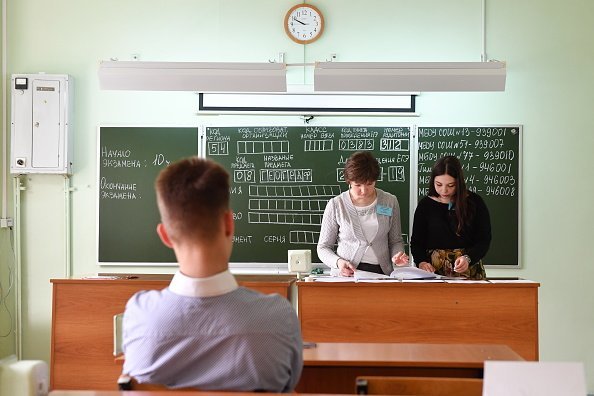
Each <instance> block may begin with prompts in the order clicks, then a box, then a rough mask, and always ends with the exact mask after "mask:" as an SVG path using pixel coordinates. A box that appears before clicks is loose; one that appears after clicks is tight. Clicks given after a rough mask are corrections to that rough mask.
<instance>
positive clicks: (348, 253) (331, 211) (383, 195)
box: [317, 188, 404, 274]
mask: <svg viewBox="0 0 594 396" xmlns="http://www.w3.org/2000/svg"><path fill="white" fill-rule="evenodd" d="M376 191H377V204H378V205H382V206H386V207H389V208H392V214H391V216H388V215H383V214H380V213H377V220H378V230H377V234H376V236H375V238H374V239H373V240H372V241H367V240H366V239H365V236H364V235H363V230H362V229H361V223H360V221H359V217H358V215H357V210H356V208H355V206H354V205H353V203H352V202H351V197H350V196H349V192H348V190H347V191H345V192H343V193H341V194H340V195H338V196H336V197H334V198H332V199H331V200H330V201H328V204H327V205H326V209H325V210H324V216H323V217H322V227H321V228H320V238H319V240H318V249H317V252H318V257H319V258H320V260H322V262H323V263H324V264H326V265H327V266H329V267H330V268H337V267H338V265H337V261H338V259H339V258H342V259H344V260H347V261H350V262H351V263H352V264H353V265H355V266H357V265H359V263H360V262H361V258H362V257H363V254H364V253H365V249H366V248H367V245H369V244H370V246H369V248H370V249H373V251H374V253H375V255H376V257H377V258H378V260H379V264H380V266H381V267H382V271H383V272H384V273H385V274H390V273H391V272H392V270H393V265H392V257H393V256H394V254H396V253H398V252H403V251H404V241H403V239H402V230H401V226H400V206H399V205H398V199H396V197H395V196H394V195H392V194H390V193H388V192H385V191H383V190H380V189H377V188H376Z"/></svg>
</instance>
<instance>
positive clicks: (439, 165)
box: [429, 155, 474, 235]
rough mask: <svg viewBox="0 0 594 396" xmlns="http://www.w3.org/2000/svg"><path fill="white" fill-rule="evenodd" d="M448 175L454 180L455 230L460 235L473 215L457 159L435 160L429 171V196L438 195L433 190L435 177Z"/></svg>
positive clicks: (443, 158)
mask: <svg viewBox="0 0 594 396" xmlns="http://www.w3.org/2000/svg"><path fill="white" fill-rule="evenodd" d="M442 175H449V176H451V177H453V178H454V179H455V180H456V195H455V196H454V210H455V213H456V220H457V223H458V225H457V229H456V233H457V234H458V235H461V233H462V230H463V229H464V226H466V225H469V224H470V223H471V220H472V216H473V215H474V209H473V208H472V207H471V206H470V202H469V200H468V199H467V198H468V190H467V189H466V182H465V181H464V171H463V170H462V164H460V161H458V158H456V157H454V156H451V155H450V156H446V157H442V158H440V159H438V160H437V162H436V163H435V164H434V165H433V169H431V178H430V179H429V196H431V197H437V196H438V195H439V194H438V193H437V191H436V190H435V177H436V176H442Z"/></svg>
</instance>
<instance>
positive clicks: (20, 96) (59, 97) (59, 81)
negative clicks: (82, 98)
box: [10, 74, 72, 174]
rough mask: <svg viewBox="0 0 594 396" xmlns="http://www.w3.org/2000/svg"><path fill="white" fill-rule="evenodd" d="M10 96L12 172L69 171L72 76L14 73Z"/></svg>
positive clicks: (70, 156)
mask: <svg viewBox="0 0 594 396" xmlns="http://www.w3.org/2000/svg"><path fill="white" fill-rule="evenodd" d="M11 97H12V109H11V152H10V158H11V161H10V172H11V173H13V174H23V173H55V174H70V173H71V171H72V169H71V166H72V139H71V136H69V135H70V124H71V123H70V117H71V115H72V111H71V106H72V105H71V103H72V100H71V99H72V78H71V77H69V76H67V75H63V74H59V75H56V74H15V75H13V76H12V80H11Z"/></svg>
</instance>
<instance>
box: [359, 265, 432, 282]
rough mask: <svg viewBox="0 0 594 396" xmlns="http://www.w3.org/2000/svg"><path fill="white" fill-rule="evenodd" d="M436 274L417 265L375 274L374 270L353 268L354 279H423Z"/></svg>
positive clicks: (430, 277)
mask: <svg viewBox="0 0 594 396" xmlns="http://www.w3.org/2000/svg"><path fill="white" fill-rule="evenodd" d="M436 278H437V275H435V274H432V273H431V272H427V271H423V270H422V269H419V268H417V267H396V268H394V271H392V273H391V274H390V275H384V274H376V273H374V272H367V271H359V270H355V280H357V281H369V280H373V281H379V280H381V281H386V280H392V281H403V280H423V279H436Z"/></svg>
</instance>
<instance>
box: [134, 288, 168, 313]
mask: <svg viewBox="0 0 594 396" xmlns="http://www.w3.org/2000/svg"><path fill="white" fill-rule="evenodd" d="M167 291H168V290H167V289H166V288H165V289H162V290H141V291H138V292H136V293H134V294H133V295H132V297H130V299H129V300H128V302H127V304H126V308H131V307H137V308H140V309H151V308H154V306H155V305H158V304H159V303H160V302H161V301H162V300H163V298H164V297H165V295H166V293H167Z"/></svg>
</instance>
